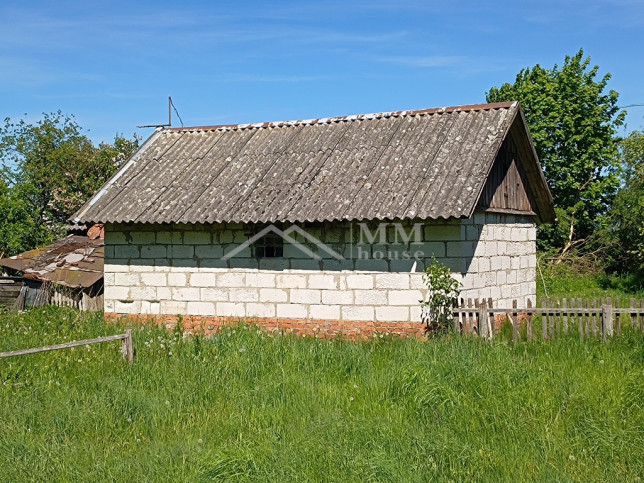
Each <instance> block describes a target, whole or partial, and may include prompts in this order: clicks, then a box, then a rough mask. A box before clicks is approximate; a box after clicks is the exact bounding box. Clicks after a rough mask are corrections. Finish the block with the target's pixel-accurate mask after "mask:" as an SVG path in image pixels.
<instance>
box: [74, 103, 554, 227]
mask: <svg viewBox="0 0 644 483" xmlns="http://www.w3.org/2000/svg"><path fill="white" fill-rule="evenodd" d="M517 112H519V106H518V103H516V102H508V103H496V104H483V105H476V106H460V107H452V108H442V109H427V110H420V111H399V112H389V113H379V114H368V115H359V116H348V117H336V118H327V119H314V120H307V121H291V122H276V123H263V124H239V125H224V126H210V127H194V128H181V129H165V130H159V131H157V132H155V133H154V134H153V135H152V136H151V137H150V138H149V139H148V140H147V141H146V143H144V145H143V146H142V147H141V149H140V150H139V151H138V152H137V153H136V154H135V155H134V156H133V158H132V159H131V160H130V161H129V162H128V163H127V164H126V165H125V166H124V167H123V168H122V169H121V171H119V173H117V175H116V176H115V177H114V178H112V179H111V180H110V181H109V182H108V183H107V184H106V185H105V186H104V187H103V189H102V190H101V191H99V193H97V195H95V196H94V197H93V198H92V199H91V200H90V201H89V202H88V203H87V204H86V205H85V206H84V207H83V208H82V209H81V210H79V212H78V213H77V214H76V215H75V218H74V221H75V222H83V223H90V222H135V223H170V222H175V223H215V222H244V223H248V222H261V223H269V222H275V221H290V222H305V221H324V220H353V219H362V220H365V219H376V220H379V219H404V218H417V217H418V218H449V217H464V216H465V217H467V216H471V214H472V212H473V211H474V209H475V207H476V204H477V201H478V198H479V196H480V193H481V191H482V189H483V186H484V184H485V181H486V177H487V175H488V173H489V171H490V169H491V167H492V164H493V162H494V159H495V156H496V154H497V151H498V150H499V147H500V145H501V143H502V141H503V139H504V137H505V136H506V135H507V133H508V130H509V128H510V126H511V124H512V123H513V121H514V120H515V118H517ZM519 118H521V119H522V116H519ZM535 161H536V159H535ZM546 189H547V188H546Z"/></svg>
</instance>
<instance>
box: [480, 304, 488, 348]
mask: <svg viewBox="0 0 644 483" xmlns="http://www.w3.org/2000/svg"><path fill="white" fill-rule="evenodd" d="M485 305H486V304H485V300H483V302H482V303H481V305H479V335H480V336H481V337H485V338H486V339H487V336H488V334H487V318H488V311H487V309H486V308H485Z"/></svg>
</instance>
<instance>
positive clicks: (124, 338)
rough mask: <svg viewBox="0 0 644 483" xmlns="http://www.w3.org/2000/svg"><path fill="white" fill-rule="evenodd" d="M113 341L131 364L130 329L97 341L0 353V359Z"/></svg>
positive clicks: (132, 349)
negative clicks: (119, 343)
mask: <svg viewBox="0 0 644 483" xmlns="http://www.w3.org/2000/svg"><path fill="white" fill-rule="evenodd" d="M115 340H120V341H121V352H122V353H123V359H125V360H126V361H128V362H130V363H132V362H133V361H134V346H133V344H132V330H131V329H127V330H126V331H125V333H124V334H117V335H108V336H106V337H98V338H97V339H86V340H77V341H73V342H65V343H64V344H56V345H46V346H43V347H32V348H31V349H21V350H17V351H10V352H0V359H2V358H4V357H15V356H22V355H26V354H37V353H38V352H47V351H55V350H59V349H68V348H70V347H78V346H84V345H92V344H100V343H102V342H112V341H115Z"/></svg>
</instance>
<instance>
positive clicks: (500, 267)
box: [73, 102, 555, 335]
mask: <svg viewBox="0 0 644 483" xmlns="http://www.w3.org/2000/svg"><path fill="white" fill-rule="evenodd" d="M554 218H555V214H554V210H553V205H552V197H551V195H550V192H549V190H548V186H547V184H546V181H545V178H544V175H543V172H542V169H541V167H540V165H539V161H538V159H537V155H536V153H535V150H534V146H533V144H532V141H531V138H530V134H529V131H528V128H527V125H526V121H525V118H524V115H523V113H522V110H521V108H520V106H519V104H518V103H516V102H509V103H496V104H483V105H473V106H460V107H450V108H441V109H427V110H416V111H400V112H387V113H378V114H367V115H357V116H348V117H334V118H326V119H314V120H303V121H291V122H274V123H261V124H239V125H221V126H208V127H191V128H170V129H158V130H157V131H155V133H154V134H153V135H152V136H151V137H150V138H149V139H148V140H147V141H146V142H145V143H144V144H143V145H142V146H141V148H140V149H139V150H138V152H137V153H136V154H135V155H134V156H133V157H132V158H131V159H130V160H129V161H128V162H127V163H126V164H125V165H124V166H123V167H122V169H121V170H120V171H119V172H118V173H117V174H116V175H115V176H114V177H113V178H112V179H111V180H110V181H109V182H108V183H107V184H106V185H105V186H104V187H103V188H102V189H101V190H100V191H99V192H98V193H97V194H96V195H95V196H94V197H93V198H92V199H91V200H90V201H89V202H88V203H87V204H86V205H85V206H84V207H83V208H82V209H81V210H79V212H78V213H77V214H76V215H75V216H74V219H73V221H74V222H76V223H86V224H91V223H104V224H105V293H104V297H105V312H106V313H107V314H110V315H111V316H120V315H127V316H134V317H140V318H146V319H154V320H156V321H158V322H160V323H165V324H168V325H172V324H174V323H175V322H176V321H177V320H178V318H179V317H181V320H182V323H183V324H184V325H185V326H187V327H188V328H195V329H203V330H204V331H206V332H212V331H215V330H216V329H217V328H218V327H219V326H221V325H222V324H225V323H229V322H230V321H235V320H239V319H240V318H243V319H246V320H252V321H254V322H255V323H257V324H259V325H260V326H264V327H267V328H282V329H287V330H288V329H293V330H296V331H299V332H302V333H310V334H314V333H320V334H323V335H334V334H336V333H338V332H343V333H345V334H356V333H361V334H365V335H369V334H370V333H371V332H373V331H390V332H395V333H416V332H418V331H420V330H422V326H421V323H420V321H421V319H420V316H421V310H420V305H419V301H420V300H421V299H422V298H423V296H424V290H423V289H424V288H425V286H424V284H423V281H422V272H423V270H424V267H425V264H426V263H427V262H428V260H430V259H431V257H436V258H437V259H438V260H439V261H442V262H444V263H445V264H447V265H448V266H449V267H450V268H451V270H452V271H453V274H454V277H456V278H457V279H458V280H459V281H460V282H461V283H462V286H463V290H462V296H463V297H472V298H492V299H493V300H494V302H495V304H496V305H499V306H504V305H505V306H507V305H509V304H510V303H511V300H513V299H523V300H525V299H526V298H527V299H532V301H533V302H534V298H535V296H536V245H535V239H536V224H537V223H548V222H552V221H553V220H554Z"/></svg>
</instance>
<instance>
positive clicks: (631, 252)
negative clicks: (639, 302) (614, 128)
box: [609, 131, 644, 279]
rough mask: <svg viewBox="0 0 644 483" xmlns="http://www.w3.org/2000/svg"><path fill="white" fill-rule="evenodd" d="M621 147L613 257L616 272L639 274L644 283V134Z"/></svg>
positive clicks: (613, 226)
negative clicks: (621, 164) (621, 163)
mask: <svg viewBox="0 0 644 483" xmlns="http://www.w3.org/2000/svg"><path fill="white" fill-rule="evenodd" d="M620 146H621V154H622V162H623V176H624V185H623V187H622V188H621V189H620V190H619V192H618V193H617V197H616V198H615V204H614V206H613V211H612V222H613V223H612V225H611V231H612V235H613V236H611V238H612V240H613V242H617V243H616V244H615V243H614V245H613V250H612V253H613V254H616V256H615V257H614V258H616V259H617V267H616V268H617V269H619V270H620V271H622V272H625V271H630V272H637V273H639V275H640V276H641V277H642V278H643V279H644V132H641V131H635V132H632V133H631V134H630V135H629V136H628V137H626V138H625V139H623V140H622V141H621V143H620ZM609 241H610V240H609ZM615 245H617V246H616V247H615ZM615 248H616V249H615Z"/></svg>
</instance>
